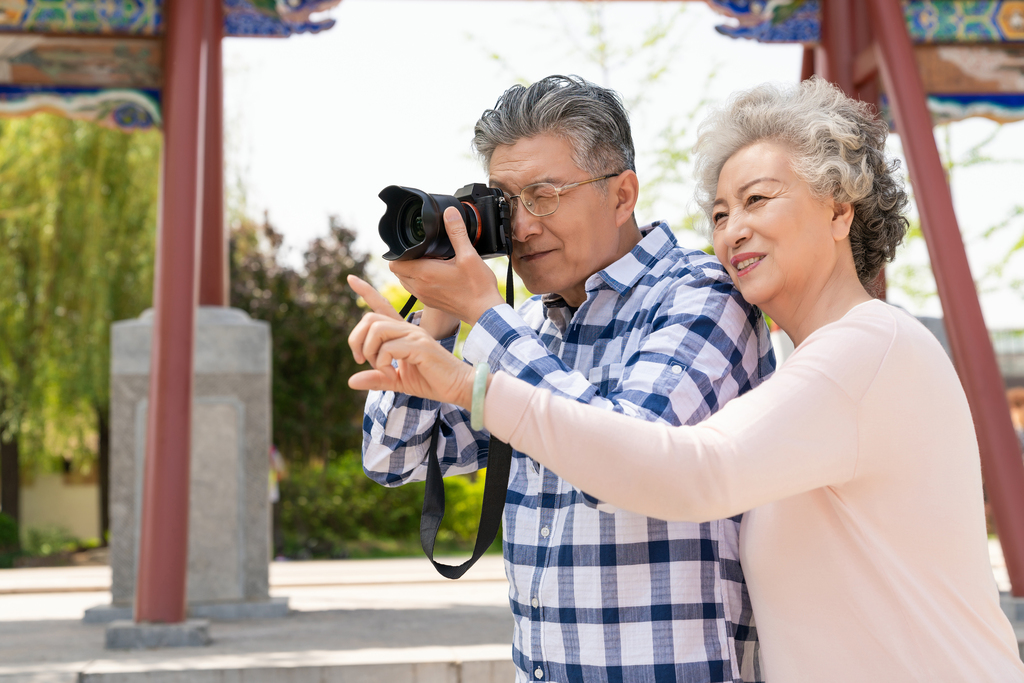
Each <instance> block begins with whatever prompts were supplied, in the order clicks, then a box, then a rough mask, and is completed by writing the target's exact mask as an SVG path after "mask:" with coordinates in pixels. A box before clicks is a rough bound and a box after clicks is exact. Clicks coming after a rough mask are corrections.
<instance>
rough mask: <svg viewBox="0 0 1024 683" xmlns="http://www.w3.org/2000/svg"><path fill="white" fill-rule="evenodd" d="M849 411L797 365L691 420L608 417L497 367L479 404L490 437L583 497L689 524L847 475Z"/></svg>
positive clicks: (830, 386) (807, 368) (828, 384)
mask: <svg viewBox="0 0 1024 683" xmlns="http://www.w3.org/2000/svg"><path fill="white" fill-rule="evenodd" d="M793 360H796V359H793ZM856 418H857V404H856V402H855V401H853V400H852V399H851V398H850V397H849V396H848V395H847V393H846V392H845V391H844V390H843V388H842V387H840V386H839V385H838V384H836V382H835V381H833V380H832V379H830V378H829V377H828V376H826V375H825V374H823V373H821V372H820V371H818V370H817V369H815V368H814V367H813V366H811V365H807V364H804V365H801V364H799V363H794V364H792V365H791V364H789V363H787V364H786V365H785V366H783V368H782V369H781V370H779V371H778V372H777V373H776V374H775V376H774V377H772V378H771V379H769V380H767V381H765V382H764V383H763V384H762V385H761V386H759V387H757V388H756V389H753V390H751V391H749V392H747V393H746V394H744V395H743V396H740V397H739V398H735V399H733V400H732V401H730V402H729V403H728V404H726V405H725V407H724V408H722V409H721V410H720V411H719V412H718V413H716V414H715V415H712V416H711V417H710V418H708V419H707V420H706V421H704V422H702V423H700V424H698V425H695V426H691V427H685V426H684V427H672V426H669V425H665V424H657V423H648V422H642V421H640V420H637V419H634V418H631V417H628V416H625V415H619V414H611V413H609V412H608V411H602V410H598V409H595V408H592V407H590V406H587V405H583V404H580V403H578V402H575V401H570V400H567V399H563V398H560V397H555V396H552V395H551V393H550V392H547V391H544V390H541V389H537V388H534V387H532V386H530V385H529V384H527V383H525V382H522V381H519V380H516V379H515V378H513V377H510V376H509V375H506V374H504V373H498V374H496V375H495V376H494V379H493V381H492V382H491V385H490V388H489V389H488V391H487V401H486V404H485V409H484V424H485V426H486V427H487V428H488V429H489V430H490V431H491V433H492V434H493V435H494V436H496V437H497V438H500V439H502V440H506V441H507V442H508V443H510V444H511V445H512V446H513V447H514V448H516V449H517V450H519V451H522V452H523V453H526V454H527V455H529V456H530V457H532V458H534V459H535V460H537V461H538V462H540V463H541V464H543V465H545V466H546V467H549V468H550V469H551V470H553V471H554V472H556V473H557V474H558V475H559V476H560V477H562V478H564V479H566V480H568V481H569V482H571V483H572V484H573V485H574V486H576V487H578V488H580V489H582V490H584V491H586V492H587V493H589V494H590V495H593V496H596V497H598V498H600V499H601V500H605V501H608V502H609V503H611V504H612V505H615V506H616V507H621V508H624V509H627V510H631V511H633V512H637V513H640V514H643V515H647V516H649V517H655V518H659V519H666V520H681V521H690V522H703V521H708V520H713V519H721V518H725V517H731V516H732V515H736V514H739V513H741V512H745V511H747V510H749V509H751V508H754V507H757V506H759V505H763V504H765V503H769V502H771V501H775V500H780V499H782V498H786V497H788V496H792V495H795V494H797V493H802V492H805V491H809V490H812V489H815V488H819V487H822V486H832V485H838V484H841V483H843V482H846V481H848V480H850V479H851V478H852V477H853V476H854V474H855V471H856V466H857V453H858V450H857V419H856Z"/></svg>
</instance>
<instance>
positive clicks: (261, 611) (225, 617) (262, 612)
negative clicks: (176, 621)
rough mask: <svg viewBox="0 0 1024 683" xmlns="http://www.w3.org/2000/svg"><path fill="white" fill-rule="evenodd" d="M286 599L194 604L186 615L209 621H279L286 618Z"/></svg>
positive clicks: (189, 607)
mask: <svg viewBox="0 0 1024 683" xmlns="http://www.w3.org/2000/svg"><path fill="white" fill-rule="evenodd" d="M288 611H289V610H288V598H270V599H269V600H260V601H259V602H194V603H192V604H190V605H189V606H188V615H189V616H190V617H195V618H197V619H209V620H211V621H242V620H243V619H280V618H281V617H286V616H288Z"/></svg>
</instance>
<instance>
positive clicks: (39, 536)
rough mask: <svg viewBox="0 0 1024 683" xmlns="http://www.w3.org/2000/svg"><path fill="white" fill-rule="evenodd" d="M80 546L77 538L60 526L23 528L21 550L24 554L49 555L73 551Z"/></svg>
mask: <svg viewBox="0 0 1024 683" xmlns="http://www.w3.org/2000/svg"><path fill="white" fill-rule="evenodd" d="M80 546H81V543H80V542H79V540H78V538H76V537H75V535H74V534H72V533H71V532H70V531H68V530H67V529H65V528H64V527H61V526H45V527H33V528H31V529H26V530H25V543H24V544H23V545H22V550H23V551H24V553H25V554H26V555H31V556H34V557H49V556H50V555H57V554H61V553H73V552H75V551H76V550H78V548H79V547H80Z"/></svg>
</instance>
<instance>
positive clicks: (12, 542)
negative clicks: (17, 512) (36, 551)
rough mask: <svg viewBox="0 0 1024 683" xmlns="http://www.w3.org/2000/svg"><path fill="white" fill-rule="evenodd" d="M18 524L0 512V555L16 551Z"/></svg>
mask: <svg viewBox="0 0 1024 683" xmlns="http://www.w3.org/2000/svg"><path fill="white" fill-rule="evenodd" d="M18 543H19V540H18V523H17V522H16V521H14V518H13V517H11V516H10V515H8V514H5V513H3V512H0V555H2V554H4V553H10V552H14V551H15V550H17V549H18Z"/></svg>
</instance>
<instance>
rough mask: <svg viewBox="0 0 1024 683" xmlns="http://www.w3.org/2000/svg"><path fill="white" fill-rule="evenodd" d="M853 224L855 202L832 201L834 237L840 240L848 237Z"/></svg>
mask: <svg viewBox="0 0 1024 683" xmlns="http://www.w3.org/2000/svg"><path fill="white" fill-rule="evenodd" d="M851 225H853V204H851V203H850V202H832V239H833V240H835V241H836V242H839V241H842V240H845V239H846V238H848V237H849V236H850V226H851Z"/></svg>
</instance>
